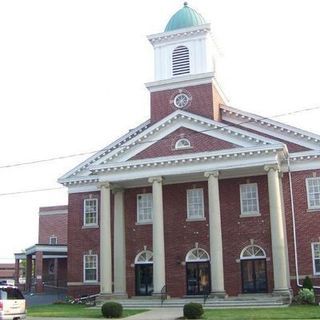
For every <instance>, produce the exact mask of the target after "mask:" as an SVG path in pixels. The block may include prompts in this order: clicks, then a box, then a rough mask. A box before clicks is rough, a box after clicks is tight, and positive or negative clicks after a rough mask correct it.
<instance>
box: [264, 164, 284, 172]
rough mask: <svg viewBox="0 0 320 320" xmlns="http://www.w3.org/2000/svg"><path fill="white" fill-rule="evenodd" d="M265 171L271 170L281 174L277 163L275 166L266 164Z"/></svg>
mask: <svg viewBox="0 0 320 320" xmlns="http://www.w3.org/2000/svg"><path fill="white" fill-rule="evenodd" d="M263 169H264V170H265V171H267V172H269V171H270V170H273V171H278V172H280V167H279V165H278V164H277V163H275V164H266V165H265V166H264V167H263Z"/></svg>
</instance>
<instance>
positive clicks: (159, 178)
mask: <svg viewBox="0 0 320 320" xmlns="http://www.w3.org/2000/svg"><path fill="white" fill-rule="evenodd" d="M163 180H164V179H163V178H162V177H161V176H157V177H150V178H149V179H148V182H149V183H154V182H162V181H163Z"/></svg>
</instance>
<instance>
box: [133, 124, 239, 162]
mask: <svg viewBox="0 0 320 320" xmlns="http://www.w3.org/2000/svg"><path fill="white" fill-rule="evenodd" d="M181 138H187V139H188V140H189V141H190V143H191V146H192V148H190V149H183V150H175V143H176V142H177V141H178V140H179V139H181ZM236 147H238V146H237V145H234V144H232V143H230V142H227V141H224V140H221V139H217V138H213V137H210V136H208V135H206V134H203V133H200V132H196V131H194V130H190V129H188V128H179V129H177V130H175V131H174V132H172V133H170V134H169V135H168V136H166V137H165V138H163V139H161V141H159V142H156V143H154V144H153V145H152V146H150V147H148V148H147V149H145V150H143V151H141V152H140V153H138V154H137V155H135V156H134V157H132V159H131V160H137V159H146V158H156V157H165V156H170V155H179V154H186V153H196V152H204V151H214V150H223V149H231V148H236Z"/></svg>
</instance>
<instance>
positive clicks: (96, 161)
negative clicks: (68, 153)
mask: <svg viewBox="0 0 320 320" xmlns="http://www.w3.org/2000/svg"><path fill="white" fill-rule="evenodd" d="M179 135H180V136H185V137H190V140H191V147H192V148H193V150H192V148H191V149H190V150H189V151H187V150H186V149H185V150H179V151H178V152H173V151H174V150H173V148H172V143H175V141H176V139H177V138H179ZM165 145H167V146H168V148H167V149H166V150H164V149H165V148H164V146H165ZM268 145H269V146H270V145H279V143H278V142H277V141H275V140H272V139H269V138H266V137H263V136H260V135H258V134H255V133H253V132H249V131H245V130H243V129H239V128H236V127H234V126H230V125H228V124H225V123H222V122H217V121H214V120H212V119H208V118H205V117H202V116H199V115H195V114H192V113H189V112H186V111H182V110H178V111H175V112H173V113H172V114H170V115H168V116H167V117H165V118H163V119H162V120H161V121H159V122H157V123H154V124H152V125H151V124H150V122H149V121H147V122H145V123H144V124H142V125H141V126H139V127H137V128H136V129H134V130H131V131H129V132H128V133H127V134H125V135H124V136H122V137H121V138H120V139H118V140H117V141H115V142H114V143H112V144H110V145H108V146H107V147H105V148H104V149H103V150H101V151H100V152H98V153H96V154H95V155H94V156H92V157H90V158H89V159H88V160H87V161H84V162H83V163H81V164H80V165H78V166H77V167H76V168H74V169H73V170H71V171H69V172H68V173H67V174H65V175H64V176H63V177H61V178H60V179H59V182H61V183H64V182H65V181H68V180H70V179H71V180H77V179H84V180H85V179H89V178H90V177H92V179H93V176H94V172H95V170H94V168H96V167H97V166H105V165H108V164H110V165H113V164H119V163H126V162H128V161H132V159H145V158H146V157H167V156H173V157H174V156H176V155H181V154H182V153H199V152H200V153H201V152H205V151H214V152H216V151H219V150H228V149H233V148H237V149H239V148H240V149H241V148H255V147H264V146H268ZM152 150H155V152H153V153H152V152H151V151H152ZM175 151H177V150H175ZM150 152H151V153H150ZM148 154H149V155H148Z"/></svg>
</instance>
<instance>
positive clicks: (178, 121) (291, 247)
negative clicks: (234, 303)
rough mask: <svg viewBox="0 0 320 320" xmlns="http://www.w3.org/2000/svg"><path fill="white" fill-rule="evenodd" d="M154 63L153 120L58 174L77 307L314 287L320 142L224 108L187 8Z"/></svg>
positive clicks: (158, 38) (206, 33)
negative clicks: (98, 300)
mask: <svg viewBox="0 0 320 320" xmlns="http://www.w3.org/2000/svg"><path fill="white" fill-rule="evenodd" d="M148 39H149V41H150V43H151V44H152V45H153V47H154V50H155V81H153V82H151V83H147V84H146V86H147V88H148V90H149V91H150V94H151V101H150V103H151V106H150V110H151V111H150V120H148V121H146V122H145V123H143V124H141V125H140V126H138V127H137V128H135V129H134V130H130V131H129V132H128V133H127V134H125V135H124V136H122V137H121V138H119V139H118V140H117V141H115V142H114V143H112V144H111V145H108V146H107V147H105V148H104V149H103V150H101V151H100V152H98V153H97V154H95V155H94V156H92V157H91V158H89V159H88V160H87V161H85V162H84V163H81V164H79V165H78V166H77V167H76V168H74V169H73V170H71V171H70V172H68V173H66V174H65V175H64V176H63V177H61V178H60V179H59V182H60V183H62V184H63V185H65V186H66V187H68V192H69V207H68V213H69V214H68V289H69V293H70V294H72V295H78V294H84V293H101V295H102V296H106V297H110V296H113V297H115V296H129V297H132V296H137V295H139V296H148V295H158V294H160V293H161V291H163V290H164V288H165V289H166V291H167V292H168V294H169V295H170V296H172V297H182V296H185V295H187V296H193V295H203V294H204V293H206V292H210V293H211V295H212V296H218V297H224V296H226V295H230V296H235V295H239V294H241V293H257V292H258V293H270V294H271V293H272V294H274V295H282V296H285V297H290V296H291V294H292V289H293V290H296V289H297V287H298V286H299V285H300V283H301V281H302V279H303V278H304V277H305V276H306V275H308V276H310V277H311V278H312V279H313V281H314V283H315V284H317V285H320V281H319V276H320V240H319V236H320V232H319V228H318V225H319V222H320V215H319V214H320V162H319V157H320V136H318V135H315V134H313V133H310V132H306V131H304V130H301V129H298V128H294V127H291V126H288V125H285V124H282V123H279V122H276V121H273V120H271V119H265V118H263V117H260V116H258V115H254V114H250V113H247V112H245V111H242V110H239V109H236V108H233V107H230V106H227V105H226V104H225V99H224V97H223V93H222V92H221V90H220V87H219V85H218V83H217V80H216V75H215V68H214V63H213V58H212V57H214V47H213V45H212V44H211V42H210V41H211V40H210V39H211V36H210V24H207V23H205V21H204V19H203V17H202V16H201V15H200V14H199V13H197V12H196V11H195V10H193V9H191V8H190V7H188V5H187V4H185V5H184V7H183V8H182V9H181V10H179V11H178V12H177V13H176V14H175V15H174V16H173V17H172V18H171V19H170V21H169V23H168V25H167V27H166V29H165V31H164V32H163V33H159V34H155V35H151V36H148Z"/></svg>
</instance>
